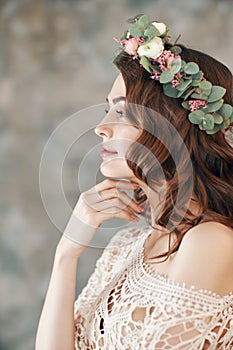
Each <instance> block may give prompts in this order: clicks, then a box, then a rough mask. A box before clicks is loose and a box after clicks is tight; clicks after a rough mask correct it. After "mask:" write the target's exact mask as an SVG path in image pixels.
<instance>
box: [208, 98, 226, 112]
mask: <svg viewBox="0 0 233 350" xmlns="http://www.w3.org/2000/svg"><path fill="white" fill-rule="evenodd" d="M222 105H223V99H221V100H219V101H216V102H212V103H208V106H207V108H206V112H207V113H212V112H216V111H218V110H219V109H220V108H221V107H222Z"/></svg>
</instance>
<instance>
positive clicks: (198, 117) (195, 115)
mask: <svg viewBox="0 0 233 350" xmlns="http://www.w3.org/2000/svg"><path fill="white" fill-rule="evenodd" d="M204 116H205V113H204V112H203V111H200V110H197V111H194V112H191V113H189V116H188V118H189V121H190V122H191V123H193V124H200V123H201V122H202V119H203V118H204Z"/></svg>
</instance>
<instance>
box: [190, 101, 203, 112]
mask: <svg viewBox="0 0 233 350" xmlns="http://www.w3.org/2000/svg"><path fill="white" fill-rule="evenodd" d="M189 106H190V110H191V112H193V111H196V110H197V109H199V107H201V106H202V107H207V102H206V101H203V100H190V101H189Z"/></svg>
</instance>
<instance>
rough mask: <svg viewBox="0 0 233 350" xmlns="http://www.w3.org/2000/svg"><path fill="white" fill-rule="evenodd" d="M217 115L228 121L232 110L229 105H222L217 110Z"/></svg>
mask: <svg viewBox="0 0 233 350" xmlns="http://www.w3.org/2000/svg"><path fill="white" fill-rule="evenodd" d="M219 113H220V114H221V115H222V116H223V118H224V119H230V117H231V115H232V113H233V108H232V106H231V105H229V104H227V103H224V104H223V105H222V107H221V109H220V110H219Z"/></svg>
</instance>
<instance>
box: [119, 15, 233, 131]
mask: <svg viewBox="0 0 233 350" xmlns="http://www.w3.org/2000/svg"><path fill="white" fill-rule="evenodd" d="M127 22H128V23H130V24H131V26H130V28H129V29H127V30H125V32H124V34H123V36H122V38H121V39H116V38H114V39H115V40H116V41H117V42H119V43H120V44H121V45H122V46H123V51H122V52H121V53H120V54H119V55H118V56H117V57H116V58H115V60H114V63H117V61H118V59H119V58H120V57H121V56H122V55H124V54H125V53H127V54H128V55H130V56H133V59H137V60H139V62H140V64H141V65H142V66H143V67H144V68H145V70H146V71H147V72H149V73H150V76H151V79H154V80H157V81H159V82H160V83H161V84H162V87H163V92H164V94H165V95H166V96H168V97H173V98H182V99H183V100H184V102H183V103H182V106H183V108H185V109H187V110H189V111H190V113H189V115H188V119H189V121H190V122H191V123H193V124H197V125H198V126H199V128H200V129H201V130H204V131H205V132H206V133H207V134H215V133H216V132H218V131H219V130H223V132H224V129H227V128H228V127H229V126H230V124H231V123H232V122H233V107H232V106H231V105H229V104H227V103H224V100H223V96H224V95H225V93H226V89H225V88H223V87H221V86H217V85H212V84H211V82H209V81H207V80H206V79H205V77H204V74H203V72H202V71H201V70H200V68H199V66H198V64H197V63H195V62H188V63H186V62H185V61H184V60H182V58H181V56H180V53H181V52H182V49H181V47H180V46H178V45H176V43H175V44H174V45H173V46H172V47H171V48H170V50H165V49H164V45H165V44H166V43H168V39H169V38H168V36H167V33H168V28H167V26H166V25H165V24H164V23H159V22H149V19H148V17H147V16H146V15H137V16H135V17H134V18H130V19H129V20H128V21H127Z"/></svg>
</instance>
